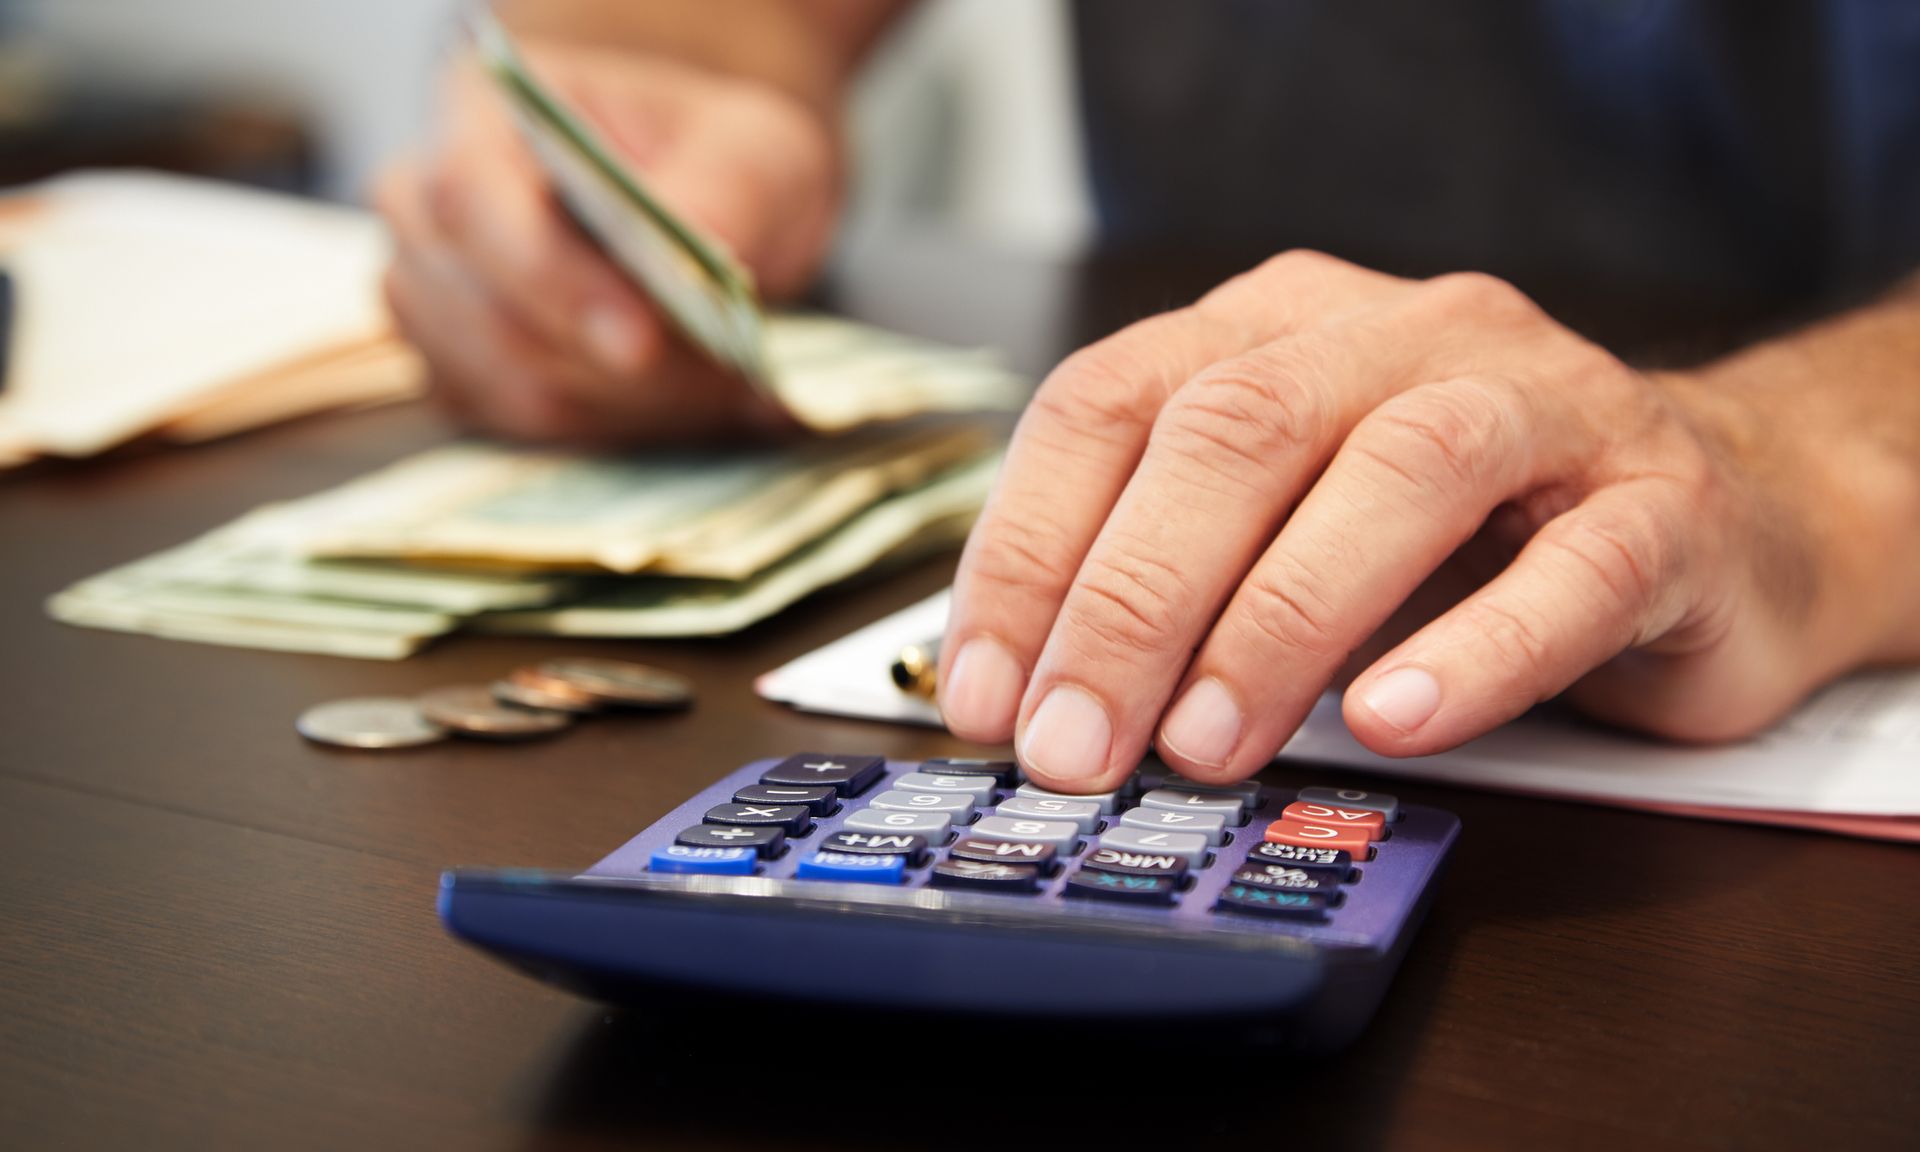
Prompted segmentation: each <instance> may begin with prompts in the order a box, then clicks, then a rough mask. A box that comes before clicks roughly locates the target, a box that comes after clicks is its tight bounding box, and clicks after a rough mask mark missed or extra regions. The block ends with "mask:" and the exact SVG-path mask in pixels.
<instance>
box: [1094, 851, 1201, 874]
mask: <svg viewBox="0 0 1920 1152" xmlns="http://www.w3.org/2000/svg"><path fill="white" fill-rule="evenodd" d="M1081 867H1082V868H1091V869H1093V870H1094V871H1096V872H1119V873H1121V874H1123V875H1127V876H1172V877H1174V878H1175V879H1178V878H1179V877H1181V876H1184V875H1186V872H1187V862H1186V860H1185V859H1184V858H1182V857H1179V856H1175V855H1174V854H1173V853H1171V852H1130V851H1127V850H1126V849H1124V848H1108V847H1106V846H1104V845H1097V846H1095V848H1094V850H1093V851H1091V852H1089V853H1087V859H1086V862H1085V863H1084V864H1082V865H1081Z"/></svg>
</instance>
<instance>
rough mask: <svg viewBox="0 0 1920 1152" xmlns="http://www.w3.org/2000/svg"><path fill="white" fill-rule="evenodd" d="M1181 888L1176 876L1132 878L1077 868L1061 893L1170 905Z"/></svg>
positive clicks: (1131, 902)
mask: <svg viewBox="0 0 1920 1152" xmlns="http://www.w3.org/2000/svg"><path fill="white" fill-rule="evenodd" d="M1179 887H1180V878H1179V877H1177V876H1129V875H1127V874H1125V873H1121V872H1102V871H1100V870H1099V869H1098V868H1076V869H1074V871H1073V874H1072V875H1070V876H1068V877H1067V886H1066V887H1065V888H1064V889H1062V890H1061V891H1062V894H1063V895H1067V896H1097V897H1099V898H1101V899H1104V900H1125V901H1127V902H1128V903H1130V904H1167V903H1171V902H1172V900H1173V894H1174V892H1175V891H1176V890H1178V889H1179Z"/></svg>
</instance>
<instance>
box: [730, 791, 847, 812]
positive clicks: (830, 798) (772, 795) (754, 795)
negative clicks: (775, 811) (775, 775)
mask: <svg viewBox="0 0 1920 1152" xmlns="http://www.w3.org/2000/svg"><path fill="white" fill-rule="evenodd" d="M733 802H734V803H735V804H805V805H806V806H807V809H808V810H809V811H811V812H812V813H813V814H814V815H815V816H831V815H832V814H833V810H834V809H835V808H838V807H840V793H838V792H836V791H834V789H833V787H832V786H831V785H827V784H819V785H814V786H811V787H794V786H792V785H780V784H749V785H747V786H746V787H744V788H742V789H740V790H739V791H738V792H735V793H734V794H733Z"/></svg>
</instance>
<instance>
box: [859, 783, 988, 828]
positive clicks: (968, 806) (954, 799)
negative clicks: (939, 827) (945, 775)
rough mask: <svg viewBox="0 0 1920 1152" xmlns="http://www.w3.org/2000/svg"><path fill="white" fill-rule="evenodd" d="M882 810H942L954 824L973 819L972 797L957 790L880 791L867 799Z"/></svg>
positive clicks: (870, 805)
mask: <svg viewBox="0 0 1920 1152" xmlns="http://www.w3.org/2000/svg"><path fill="white" fill-rule="evenodd" d="M867 807H868V808H878V809H880V810H881V811H883V812H944V813H946V814H947V815H948V816H949V817H951V818H952V819H953V822H954V823H956V824H965V823H966V822H967V821H969V820H971V819H973V797H971V796H967V795H964V794H962V793H959V792H903V791H900V790H898V789H895V790H892V791H888V792H882V793H880V795H878V796H875V797H874V798H873V799H871V800H869V801H867Z"/></svg>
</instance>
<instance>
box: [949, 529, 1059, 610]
mask: <svg viewBox="0 0 1920 1152" xmlns="http://www.w3.org/2000/svg"><path fill="white" fill-rule="evenodd" d="M1062 539H1064V536H1063V535H1062V534H1061V533H1060V532H1058V531H1055V530H1053V529H1052V528H1050V527H1048V526H1046V525H1045V524H1044V523H1043V522H1039V521H1036V520H1032V519H1028V518H1026V517H1024V516H997V515H990V516H988V517H986V518H985V519H983V520H982V521H981V523H980V527H979V528H978V529H976V530H975V532H974V533H973V538H972V539H971V540H969V541H968V544H967V553H966V560H965V571H966V579H967V580H968V581H969V583H974V584H982V585H986V586H987V587H988V588H990V589H996V590H1001V591H1007V592H1013V593H1016V594H1021V595H1029V596H1031V595H1058V594H1059V589H1061V588H1063V587H1065V586H1066V584H1067V581H1068V580H1069V579H1070V578H1071V576H1072V573H1071V572H1070V571H1069V570H1068V567H1067V560H1066V558H1065V557H1064V556H1063V554H1062V552H1061V548H1060V544H1059V541H1061V540H1062Z"/></svg>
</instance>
